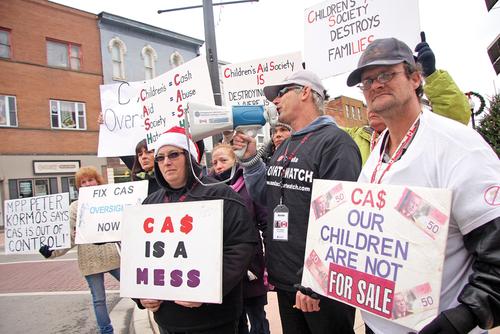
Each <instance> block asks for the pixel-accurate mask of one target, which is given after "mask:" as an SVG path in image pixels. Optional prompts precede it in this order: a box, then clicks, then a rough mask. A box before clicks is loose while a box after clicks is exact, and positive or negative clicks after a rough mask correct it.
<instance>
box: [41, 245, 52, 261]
mask: <svg viewBox="0 0 500 334" xmlns="http://www.w3.org/2000/svg"><path fill="white" fill-rule="evenodd" d="M38 251H39V252H40V254H42V255H43V256H44V257H45V258H46V259H48V258H49V257H50V256H51V255H52V252H53V250H51V249H49V245H43V246H42V247H40V249H39V250H38Z"/></svg>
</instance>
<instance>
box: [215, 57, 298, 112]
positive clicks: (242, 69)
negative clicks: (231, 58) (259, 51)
mask: <svg viewBox="0 0 500 334" xmlns="http://www.w3.org/2000/svg"><path fill="white" fill-rule="evenodd" d="M301 69H302V56H301V55H300V52H296V53H290V54H285V55H279V56H274V57H268V58H263V59H257V60H252V61H248V62H244V63H238V64H228V65H225V66H224V67H223V68H222V75H221V80H222V85H223V92H224V99H225V101H226V104H227V105H231V106H232V105H268V104H269V101H268V100H267V99H266V97H265V96H264V87H265V86H269V85H273V84H277V83H279V82H282V81H283V80H285V78H286V77H288V76H290V74H292V73H293V72H296V71H298V70H301Z"/></svg>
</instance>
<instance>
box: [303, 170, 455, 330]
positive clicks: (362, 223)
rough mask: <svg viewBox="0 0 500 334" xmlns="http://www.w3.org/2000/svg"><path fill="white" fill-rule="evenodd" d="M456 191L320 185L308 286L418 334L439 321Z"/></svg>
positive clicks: (308, 254)
mask: <svg viewBox="0 0 500 334" xmlns="http://www.w3.org/2000/svg"><path fill="white" fill-rule="evenodd" d="M450 206H451V191H449V190H446V189H431V188H421V187H405V186H388V185H378V184H365V183H355V182H340V181H331V180H314V182H313V191H312V197H311V211H310V215H309V225H308V231H307V245H306V253H305V258H304V272H303V276H302V285H304V286H307V287H311V288H312V289H313V290H314V291H316V292H317V293H320V294H322V295H324V296H327V297H329V298H333V299H336V300H339V301H342V302H344V303H347V304H349V305H352V306H355V307H358V308H361V309H363V310H365V311H368V312H370V313H373V314H375V315H377V316H379V317H383V318H385V319H387V320H390V321H393V322H396V323H398V324H400V325H403V326H406V327H409V328H412V329H415V330H420V329H421V328H422V327H424V325H426V324H427V323H429V322H430V321H431V320H432V319H434V318H435V317H436V316H437V313H438V306H439V296H440V290H441V276H442V273H443V261H444V255H445V246H446V238H447V235H448V224H449V215H450Z"/></svg>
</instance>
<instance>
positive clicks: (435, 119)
mask: <svg viewBox="0 0 500 334" xmlns="http://www.w3.org/2000/svg"><path fill="white" fill-rule="evenodd" d="M356 84H360V88H361V89H362V90H363V94H364V96H365V99H366V103H367V105H368V108H369V110H371V111H372V112H374V113H376V114H377V115H379V116H380V117H381V118H382V120H383V121H384V123H385V124H386V126H387V131H385V132H383V133H382V134H381V138H380V140H379V141H378V143H377V144H376V145H375V147H374V149H373V152H372V154H371V155H370V157H369V158H368V160H367V162H366V164H365V165H364V167H363V170H362V171H361V175H360V177H359V180H358V181H359V182H371V183H379V184H387V185H391V184H395V185H405V186H419V187H429V188H445V189H450V190H451V191H452V202H451V214H450V226H449V229H448V236H447V243H446V249H445V259H444V265H443V278H442V286H441V296H440V303H439V312H440V313H439V315H438V316H437V317H436V318H435V319H434V320H432V322H431V323H429V324H428V325H427V326H425V327H424V328H423V329H422V330H421V331H420V332H419V333H420V334H434V333H451V334H453V333H469V332H470V333H481V332H483V330H482V329H479V328H477V326H479V327H481V328H483V329H489V328H492V327H494V326H498V325H499V324H500V316H499V315H500V274H499V273H500V219H499V215H500V206H499V205H498V196H496V194H497V193H498V189H499V188H500V183H499V182H500V161H499V160H498V157H497V156H496V154H495V153H494V152H493V150H492V149H491V147H489V146H488V144H487V143H486V142H485V141H484V140H483V138H482V137H481V136H480V135H479V134H478V133H477V132H476V131H474V130H473V129H471V128H468V127H466V126H464V125H463V124H460V123H459V122H455V121H452V120H449V119H447V118H444V117H442V116H440V115H437V114H436V113H432V112H429V111H427V110H423V109H422V106H421V104H420V99H421V96H422V94H423V87H422V86H423V84H422V76H421V74H420V71H419V70H418V68H417V64H416V63H415V60H414V58H413V53H412V51H411V49H410V48H409V47H408V46H407V45H406V44H405V43H403V42H401V41H399V40H397V39H395V38H385V39H377V40H375V41H373V42H372V43H371V44H370V45H369V46H368V47H367V48H366V50H365V51H364V52H363V54H362V55H361V58H360V60H359V62H358V67H357V69H356V70H354V71H353V72H351V74H350V75H349V77H348V79H347V85H348V86H354V85H356ZM362 315H363V319H364V321H365V323H366V324H367V325H368V326H369V328H370V329H371V330H372V331H373V332H375V333H391V334H392V333H394V334H398V333H404V334H406V333H408V332H411V329H409V328H406V327H403V326H401V325H399V324H396V323H394V322H391V321H389V320H387V319H383V318H381V317H377V316H375V315H372V314H369V313H367V312H364V311H362Z"/></svg>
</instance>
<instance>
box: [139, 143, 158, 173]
mask: <svg viewBox="0 0 500 334" xmlns="http://www.w3.org/2000/svg"><path fill="white" fill-rule="evenodd" d="M154 158H155V151H154V150H150V151H147V150H146V149H145V148H143V149H142V150H141V151H140V152H139V153H137V160H139V164H140V165H141V167H142V169H144V171H145V172H150V171H152V170H153V168H154V166H155V165H154Z"/></svg>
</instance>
